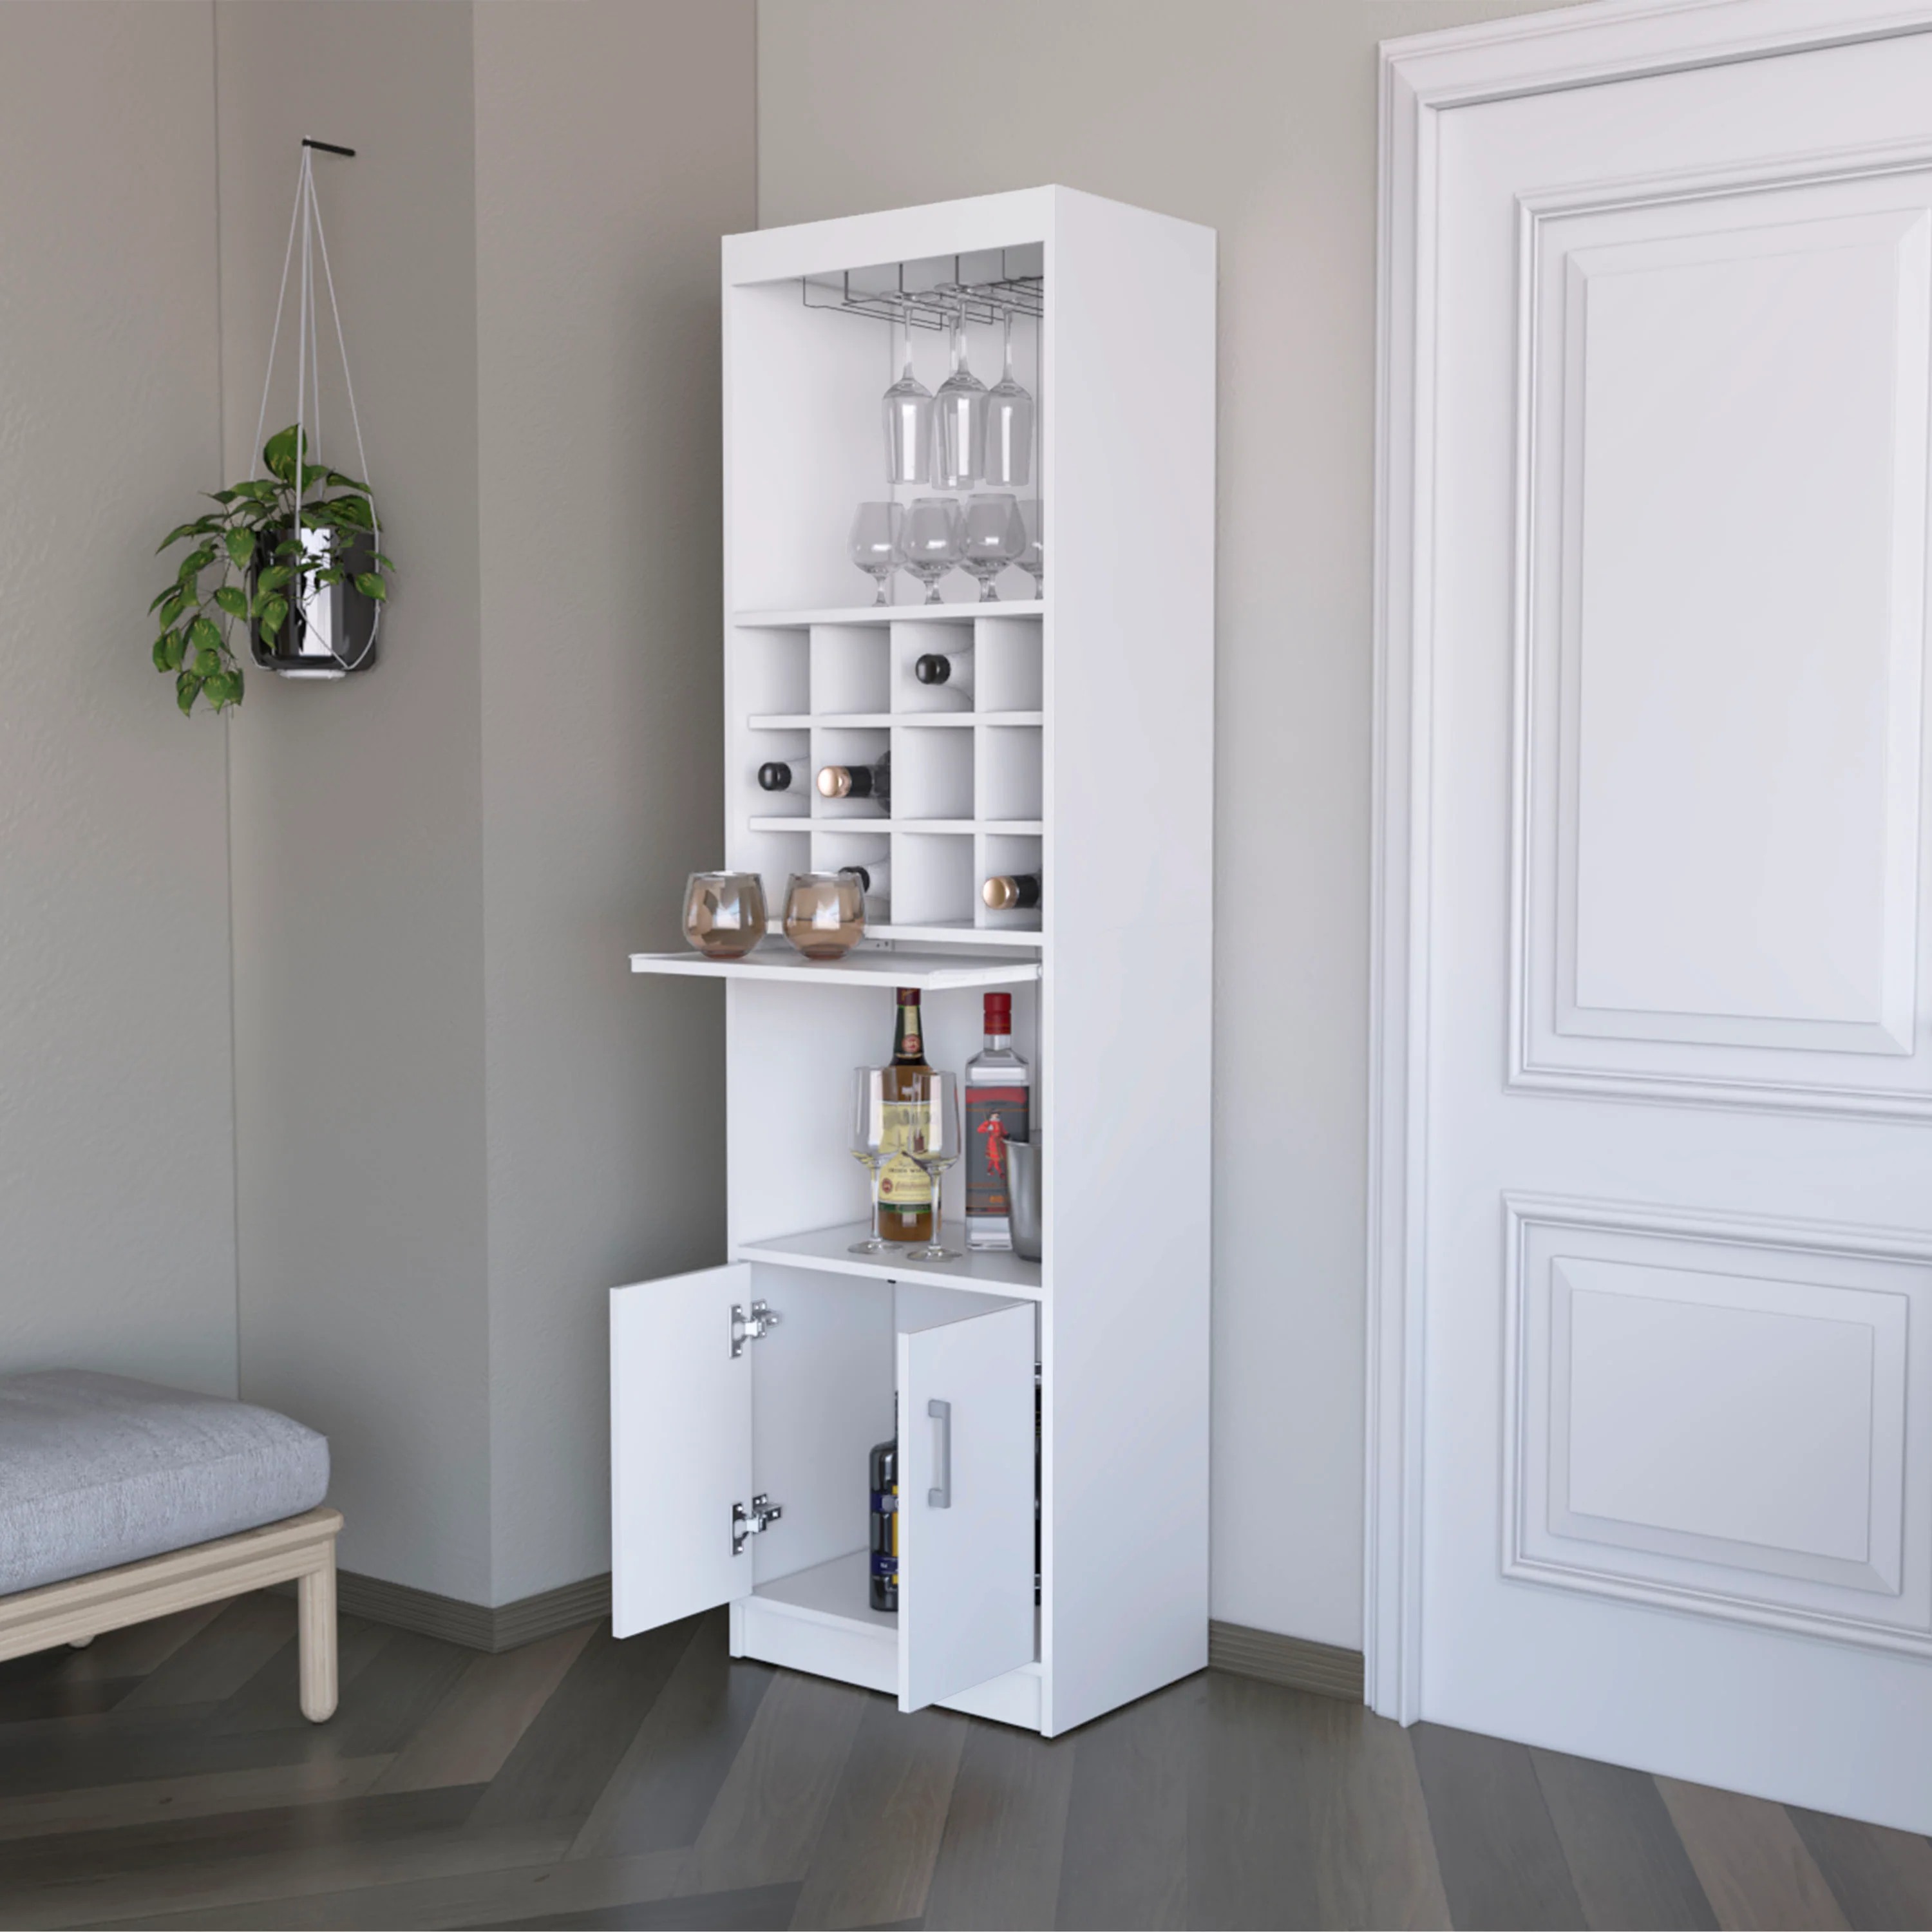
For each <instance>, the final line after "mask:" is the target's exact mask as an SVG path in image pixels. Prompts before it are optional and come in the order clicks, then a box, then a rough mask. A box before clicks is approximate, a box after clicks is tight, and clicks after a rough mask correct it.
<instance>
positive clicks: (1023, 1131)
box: [966, 993, 1033, 1248]
mask: <svg viewBox="0 0 1932 1932" xmlns="http://www.w3.org/2000/svg"><path fill="white" fill-rule="evenodd" d="M1032 1099H1033V1069H1032V1068H1031V1067H1029V1066H1028V1064H1026V1062H1025V1061H1024V1060H1022V1058H1020V1057H1019V1055H1018V1054H1017V1053H1016V1052H1014V1051H1013V995H1012V994H1010V993H989V994H988V995H986V1047H985V1049H984V1051H983V1052H979V1053H976V1054H975V1055H974V1056H973V1058H971V1060H969V1061H967V1063H966V1245H967V1247H969V1248H1010V1247H1012V1246H1013V1224H1012V1221H1011V1220H1010V1214H1011V1202H1010V1196H1009V1194H1008V1192H1007V1190H1008V1188H1009V1187H1010V1184H1011V1181H1012V1174H1011V1166H1010V1163H1009V1162H1008V1160H1007V1142H1009V1141H1023V1140H1025V1139H1026V1138H1027V1137H1028V1134H1029V1133H1030V1132H1031V1118H1030V1117H1031V1102H1032Z"/></svg>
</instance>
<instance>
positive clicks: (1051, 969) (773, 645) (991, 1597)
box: [611, 188, 1214, 1736]
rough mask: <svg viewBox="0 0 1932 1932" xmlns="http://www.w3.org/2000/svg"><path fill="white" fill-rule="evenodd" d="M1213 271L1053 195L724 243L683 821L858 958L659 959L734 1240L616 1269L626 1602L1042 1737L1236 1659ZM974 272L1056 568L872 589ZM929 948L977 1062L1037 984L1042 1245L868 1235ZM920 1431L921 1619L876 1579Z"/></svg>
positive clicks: (1034, 1022)
mask: <svg viewBox="0 0 1932 1932" xmlns="http://www.w3.org/2000/svg"><path fill="white" fill-rule="evenodd" d="M723 306H724V334H725V345H724V470H725V476H724V551H725V585H724V611H725V616H724V634H723V638H722V647H723V653H724V754H725V755H724V784H723V787H722V792H723V796H722V800H721V802H722V805H723V807H724V811H723V823H722V827H721V831H722V838H721V850H705V851H698V852H694V853H692V854H691V865H692V866H693V867H694V868H699V867H704V868H709V867H711V866H715V865H718V863H720V862H722V863H723V864H724V865H726V866H727V867H729V868H731V869H733V870H749V871H757V872H759V873H760V874H762V875H763V880H764V883H765V887H766V895H767V898H768V901H769V910H770V912H771V913H772V919H773V923H774V928H775V927H776V925H777V922H778V917H779V915H780V913H781V909H782V905H783V899H784V887H785V882H786V880H787V877H788V876H789V875H790V874H791V873H793V872H795V871H808V870H826V869H836V868H841V867H844V866H859V867H862V868H865V871H867V874H868V878H869V879H870V880H871V886H870V888H869V890H868V901H867V932H866V936H865V938H864V939H863V940H862V941H860V942H859V944H858V945H857V946H856V947H854V948H853V950H851V951H850V952H849V953H847V954H846V955H845V956H844V957H843V958H842V959H838V960H836V961H831V962H811V961H807V960H805V959H804V958H803V956H802V955H800V954H799V953H796V951H795V950H793V948H792V947H790V945H789V944H787V942H786V941H785V940H784V938H782V937H781V935H780V934H779V933H778V932H777V931H776V930H774V932H772V935H771V936H769V938H767V939H766V941H765V943H764V944H763V946H762V947H760V948H759V949H758V950H756V951H755V952H754V953H751V954H750V955H748V956H747V957H745V959H741V960H737V961H721V960H712V959H703V958H701V957H700V956H698V955H697V954H696V953H693V952H691V951H690V950H688V949H686V950H681V951H679V952H676V953H661V954H642V953H640V954H637V955H634V956H633V959H632V962H631V963H632V965H633V968H634V970H635V971H638V972H640V973H667V974H680V975H685V976H688V977H703V978H709V979H716V980H721V981H723V982H724V986H723V987H722V989H721V992H722V997H723V998H724V1001H725V1010H726V1021H727V1024H726V1041H727V1046H726V1055H725V1062H724V1067H723V1070H722V1075H721V1077H722V1079H723V1080H724V1087H725V1099H726V1145H725V1161H726V1167H727V1230H726V1246H725V1253H724V1259H723V1260H722V1261H721V1263H720V1264H719V1265H717V1266H715V1267H711V1268H703V1269H700V1270H698V1271H696V1272H694V1273H693V1274H687V1275H682V1276H678V1277H672V1278H670V1279H668V1280H655V1281H647V1282H640V1283H634V1284H631V1285H630V1286H626V1287H623V1288H621V1289H616V1290H615V1291H613V1295H612V1298H611V1340H612V1370H611V1403H612V1541H613V1549H612V1574H613V1613H614V1620H615V1624H616V1630H617V1632H618V1634H619V1636H620V1637H622V1636H627V1635H628V1634H631V1633H632V1632H634V1631H639V1630H642V1629H645V1628H650V1627H652V1626H654V1625H658V1624H661V1623H663V1622H668V1621H670V1620H672V1619H676V1618H679V1617H682V1616H688V1615H691V1614H692V1613H695V1612H697V1611H700V1610H704V1609H706V1607H710V1606H713V1605H716V1604H729V1605H730V1610H731V1649H732V1652H733V1655H736V1656H748V1657H754V1658H763V1659H764V1660H766V1661H768V1662H770V1663H773V1664H782V1665H784V1666H787V1667H790V1668H793V1669H796V1670H808V1671H815V1672H817V1673H821V1674H823V1675H826V1676H832V1677H835V1678H840V1679H844V1680H846V1681H847V1682H852V1683H854V1684H860V1685H866V1686H868V1687H869V1688H873V1689H875V1690H879V1691H886V1692H896V1694H897V1696H898V1701H899V1703H900V1706H901V1709H907V1710H912V1709H919V1708H921V1707H922V1706H925V1705H927V1704H930V1703H941V1704H944V1705H946V1706H948V1707H949V1708H951V1709H956V1710H962V1711H968V1712H974V1713H976V1714H977V1715H982V1716H984V1717H989V1718H998V1719H1000V1720H1001V1721H1005V1722H1007V1723H1010V1724H1019V1725H1023V1726H1025V1727H1028V1728H1031V1729H1036V1730H1040V1731H1042V1732H1043V1733H1046V1734H1047V1735H1048V1736H1053V1735H1055V1734H1057V1733H1061V1732H1063V1731H1065V1730H1069V1729H1070V1728H1072V1727H1074V1726H1076V1725H1078V1724H1082V1723H1085V1721H1088V1719H1089V1718H1094V1717H1096V1716H1098V1715H1100V1714H1101V1713H1103V1712H1106V1711H1108V1710H1111V1709H1115V1707H1117V1706H1120V1705H1121V1704H1124V1703H1127V1702H1129V1701H1130V1700H1133V1699H1135V1698H1137V1697H1142V1696H1145V1694H1147V1693H1148V1692H1149V1691H1153V1690H1155V1689H1157V1688H1159V1687H1160V1685H1162V1684H1164V1683H1166V1682H1170V1681H1172V1679H1175V1678H1176V1677H1178V1676H1183V1675H1185V1674H1187V1673H1189V1672H1190V1671H1193V1670H1198V1669H1199V1668H1201V1667H1202V1665H1203V1664H1205V1661H1206V1655H1207V1618H1208V1596H1207V1587H1208V1488H1207V1482H1208V1265H1209V1220H1208V1212H1209V1202H1210V1197H1211V1173H1210V1165H1209V1162H1210V1153H1211V1148H1210V1132H1211V1106H1210V1100H1211V1093H1210V1086H1209V1069H1210V1067H1211V1058H1212V1040H1211V1021H1210V1016H1211V994H1212V984H1213V944H1214V937H1213V934H1214V921H1213V907H1212V904H1211V890H1210V882H1211V880H1212V878H1213V875H1214V865H1213V850H1212V809H1213V765H1214V723H1213V702H1214V658H1213V625H1214V609H1213V598H1214V570H1213V560H1214V516H1213V505H1214V239H1213V236H1212V235H1211V233H1209V232H1208V231H1207V230H1205V229H1200V228H1198V227H1196V226H1193V225H1191V224H1190V223H1185V222H1181V221H1177V220H1173V219H1172V218H1170V217H1166V216H1161V215H1156V214H1148V213H1146V212H1145V211H1141V210H1138V209H1134V208H1125V207H1123V206H1121V205H1118V204H1117V203H1114V202H1105V201H1102V200H1099V199H1096V198H1095V197H1094V196H1088V195H1083V194H1079V193H1074V192H1072V191H1070V190H1066V189H1061V188H1042V189H1037V190H1028V191H1026V192H1024V193H1016V194H1005V195H995V196H986V197H984V198H982V199H977V200H972V201H966V202H951V203H947V204H944V205H941V206H938V207H934V208H910V209H900V210H896V211H890V212H888V213H885V214H872V215H863V216H856V217H852V218H850V219H849V220H837V221H830V222H822V223H813V224H810V225H808V226H803V227H799V228H794V229H769V230H764V231H760V232H759V233H755V234H751V235H745V236H734V237H732V238H730V239H728V240H727V242H726V244H725V248H724V284H723ZM962 309H963V311H964V312H965V352H966V356H967V359H968V362H969V363H970V365H971V368H972V369H973V370H974V371H975V372H976V374H977V375H978V376H980V377H981V378H982V379H983V380H985V381H986V382H987V383H989V384H990V383H993V382H994V381H995V380H997V379H998V376H999V374H1000V368H1001V347H1002V344H1003V343H1004V340H1005V339H1006V337H1007V333H1008V325H1009V322H1010V326H1011V335H1012V340H1013V351H1014V373H1015V376H1016V380H1017V381H1018V382H1019V383H1021V384H1023V385H1024V386H1025V389H1026V390H1027V391H1028V392H1029V393H1030V395H1031V397H1032V398H1034V401H1035V403H1036V404H1037V428H1036V434H1035V438H1034V443H1033V446H1032V448H1031V452H1030V457H1031V481H1030V483H1029V484H1028V495H1029V496H1030V498H1031V500H1032V501H1033V502H1035V503H1037V518H1036V523H1035V527H1037V529H1039V530H1040V533H1041V538H1042V560H1043V590H1042V589H1041V588H1040V586H1037V584H1036V582H1035V580H1034V577H1033V576H1032V575H1031V574H1030V573H1028V572H1025V571H1022V570H1020V569H1019V568H1017V567H1015V568H1007V569H1006V570H1004V571H1001V572H1000V573H999V574H998V575H997V576H996V577H995V578H994V580H993V583H994V587H995V589H996V591H997V592H998V595H996V596H995V598H992V599H991V600H989V601H979V597H978V589H977V585H976V584H975V583H974V582H973V581H972V580H970V579H969V578H968V576H967V575H966V574H965V573H964V572H963V571H953V573H952V574H950V575H947V576H944V577H941V578H940V579H939V580H938V589H939V593H940V601H938V602H937V603H932V604H928V603H925V602H923V601H919V599H920V598H921V595H922V592H920V591H919V589H918V588H917V587H916V586H914V585H913V583H911V581H910V580H909V579H908V578H907V577H904V576H903V575H901V576H898V577H894V578H893V579H892V580H891V582H890V586H889V587H890V597H889V601H886V603H884V604H877V603H874V602H873V601H871V595H872V586H871V583H869V582H868V580H867V579H866V577H865V576H864V575H863V574H862V573H861V571H859V570H858V569H857V568H855V567H854V565H853V562H852V561H851V559H850V556H848V554H847V534H848V532H849V531H850V529H851V528H852V526H853V520H854V517H853V513H854V510H855V508H856V506H857V505H859V504H860V503H861V502H873V501H876V500H879V499H883V498H885V497H886V496H887V495H888V494H890V495H891V496H892V499H893V500H895V501H896V502H899V503H900V504H901V505H904V504H905V503H906V502H907V501H908V499H910V498H911V497H912V496H915V495H916V494H918V493H919V490H918V489H915V488H911V487H905V486H901V487H899V488H898V489H897V490H892V491H890V492H889V491H888V488H887V486H886V484H884V482H883V480H882V478H883V473H884V467H885V449H884V437H883V415H882V398H883V395H884V393H885V392H886V389H887V387H888V386H891V385H892V384H894V383H895V382H896V380H897V379H898V377H899V375H900V374H901V370H902V368H903V365H904V353H905V350H904V344H905V342H906V340H907V324H908V323H910V338H911V341H912V356H913V371H914V374H915V377H916V379H917V380H919V382H921V383H923V384H924V385H925V386H926V387H927V388H928V389H934V390H936V389H938V388H939V387H940V386H941V383H942V382H943V381H944V380H945V379H946V377H947V374H948V370H949V365H950V355H949V348H950V342H949V335H950V325H951V324H952V323H953V322H954V321H956V320H957V318H958V317H959V314H960V312H961V311H962ZM829 766H838V767H841V768H843V769H846V770H847V771H848V772H852V773H853V774H854V775H855V776H856V775H859V774H863V775H864V782H863V783H854V784H850V785H848V786H839V785H831V786H828V787H826V790H820V788H819V787H818V784H817V778H818V775H819V773H820V771H821V770H823V769H826V768H827V767H829ZM1169 770H1178V771H1180V772H1184V773H1186V774H1187V784H1185V785H1184V786H1183V787H1177V788H1163V789H1160V790H1154V789H1152V788H1151V787H1147V786H1145V784H1143V785H1142V787H1141V793H1142V795H1141V796H1140V797H1139V799H1138V800H1137V802H1136V805H1135V806H1134V808H1131V809H1130V808H1128V806H1127V787H1128V786H1129V785H1130V784H1132V783H1134V782H1135V776H1134V775H1145V774H1148V773H1160V772H1164V771H1169ZM761 774H763V781H761ZM841 793H842V795H841ZM989 880H1016V881H1018V882H1019V883H1020V885H1021V886H1022V887H1023V888H1024V890H1023V891H1016V893H1015V895H1013V896H1014V898H1015V901H1016V902H1015V903H1013V904H1011V905H1004V904H989V903H988V900H987V896H986V887H987V886H988V883H989ZM998 896H999V895H997V894H996V895H995V897H998ZM895 986H916V987H918V988H919V989H920V992H921V995H922V1007H923V1025H924V1035H925V1052H926V1058H927V1059H928V1060H929V1062H930V1063H931V1064H932V1065H933V1066H935V1067H943V1068H946V1069H949V1070H955V1071H957V1070H961V1069H963V1068H964V1067H965V1065H966V1064H967V1062H968V1060H969V1059H970V1058H971V1057H972V1056H973V1055H974V1053H975V1052H977V1051H978V1050H979V1049H980V1046H981V1044H982V1042H983V1037H984V1025H985V1021H984V1013H983V1004H984V1000H983V996H984V995H985V994H986V992H988V991H989V990H993V989H997V990H998V991H1000V992H1005V993H1007V994H1008V995H1010V996H1011V1000H1012V1019H1011V1025H1012V1028H1013V1044H1014V1046H1015V1048H1016V1050H1017V1051H1018V1052H1019V1053H1020V1054H1021V1055H1023V1056H1024V1057H1025V1058H1026V1060H1027V1061H1028V1062H1029V1064H1031V1067H1032V1070H1033V1075H1034V1088H1033V1094H1034V1106H1033V1112H1032V1122H1033V1128H1034V1138H1035V1139H1036V1140H1037V1142H1039V1144H1040V1147H1041V1150H1042V1156H1041V1157H1042V1161H1043V1168H1044V1172H1045V1177H1046V1179H1045V1187H1044V1192H1043V1202H1042V1236H1043V1250H1044V1252H1043V1259H1040V1260H1039V1261H1033V1260H1029V1259H1025V1258H1023V1257H1022V1256H1019V1255H1016V1254H1014V1253H1011V1252H1010V1251H999V1252H988V1251H985V1250H974V1251H970V1252H966V1253H961V1254H960V1255H959V1256H957V1257H956V1258H950V1259H941V1260H937V1261H934V1260H924V1259H922V1260H913V1259H911V1258H910V1253H909V1251H907V1250H904V1249H900V1250H895V1251H892V1252H891V1253H887V1254H886V1255H883V1256H875V1255H871V1254H855V1253H853V1252H852V1245H853V1242H854V1241H856V1240H857V1239H858V1238H859V1236H860V1235H861V1234H862V1232H864V1230H865V1226H866V1217H867V1214H868V1201H869V1194H868V1188H869V1182H868V1177H867V1175H866V1173H865V1170H864V1169H862V1168H861V1166H859V1164H858V1163H856V1161H854V1160H853V1158H852V1156H851V1154H850V1152H849V1151H847V1149H848V1143H849V1138H850V1133H849V1130H850V1123H849V1120H848V1118H847V1116H848V1114H849V1112H850V1093H851V1079H852V1073H853V1069H854V1068H856V1067H867V1066H876V1065H877V1064H880V1061H882V1060H883V1059H884V1058H886V1055H887V1054H888V1053H889V1050H890V1046H891V1041H892V1019H893V1013H894V1001H893V994H892V989H894V988H895ZM964 1191H965V1190H964V1172H963V1168H962V1167H960V1166H955V1167H954V1168H953V1169H951V1170H950V1171H949V1172H947V1175H945V1177H944V1180H943V1182H942V1184H941V1226H942V1229H944V1230H946V1231H947V1235H948V1237H949V1239H948V1243H947V1244H948V1245H949V1246H950V1247H958V1248H960V1249H962V1250H963V1249H964V1248H965V1242H964V1241H963V1239H960V1238H958V1237H959V1236H960V1235H962V1234H963V1232H964V1231H963V1227H962V1211H963V1208H964V1205H965V1204H964V1198H963V1197H964ZM1036 1373H1037V1396H1036V1393H1035V1377H1036ZM889 1437H890V1438H893V1439H895V1445H896V1448H897V1452H898V1458H899V1466H900V1471H901V1474H900V1496H899V1503H900V1508H901V1511H902V1514H901V1516H900V1517H899V1529H900V1532H901V1537H902V1541H901V1546H900V1565H901V1568H900V1607H899V1609H898V1611H897V1612H896V1613H884V1612H879V1611H875V1610H872V1609H871V1607H870V1604H869V1602H868V1595H867V1590H866V1577H867V1565H868V1555H867V1551H868V1535H869V1529H868V1493H869V1492H868V1457H869V1454H870V1451H871V1448H873V1447H874V1445H877V1444H878V1443H879V1442H881V1441H882V1440H884V1439H887V1438H889ZM1036 1511H1037V1519H1036ZM1036 1520H1037V1535H1038V1539H1039V1541H1038V1556H1037V1563H1036V1558H1035V1541H1034V1539H1035V1535H1036ZM1036 1569H1037V1587H1038V1600H1037V1607H1036V1602H1035V1588H1036Z"/></svg>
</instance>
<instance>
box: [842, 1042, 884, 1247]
mask: <svg viewBox="0 0 1932 1932" xmlns="http://www.w3.org/2000/svg"><path fill="white" fill-rule="evenodd" d="M851 1150H852V1158H853V1160H856V1161H857V1162H858V1163H859V1165H860V1166H862V1167H863V1168H864V1169H865V1172H866V1173H867V1174H868V1176H869V1177H870V1181H869V1184H868V1185H869V1189H870V1192H871V1197H872V1228H871V1233H870V1234H868V1235H867V1236H866V1237H865V1239H864V1240H863V1241H854V1242H853V1244H852V1245H851V1246H850V1247H849V1248H848V1249H847V1250H846V1253H847V1254H853V1255H889V1254H891V1253H892V1252H893V1249H892V1243H891V1242H889V1241H887V1240H886V1238H884V1237H883V1235H881V1234H880V1232H879V1170H880V1169H881V1168H882V1167H883V1166H885V1164H886V1162H887V1161H888V1160H890V1159H891V1158H892V1148H891V1146H890V1145H889V1141H888V1138H887V1135H886V1085H885V1075H884V1073H883V1070H882V1069H881V1068H879V1067H854V1068H853V1070H852V1138H851Z"/></svg>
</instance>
